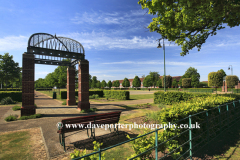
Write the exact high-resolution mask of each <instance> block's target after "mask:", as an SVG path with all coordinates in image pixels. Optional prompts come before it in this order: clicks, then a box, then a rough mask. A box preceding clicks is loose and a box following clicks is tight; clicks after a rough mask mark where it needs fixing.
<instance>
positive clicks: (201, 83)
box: [198, 82, 208, 88]
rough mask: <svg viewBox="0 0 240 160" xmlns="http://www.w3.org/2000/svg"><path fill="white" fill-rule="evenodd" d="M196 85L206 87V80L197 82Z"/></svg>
mask: <svg viewBox="0 0 240 160" xmlns="http://www.w3.org/2000/svg"><path fill="white" fill-rule="evenodd" d="M198 87H199V88H202V87H208V83H207V82H199V84H198Z"/></svg>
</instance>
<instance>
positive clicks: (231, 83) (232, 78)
mask: <svg viewBox="0 0 240 160" xmlns="http://www.w3.org/2000/svg"><path fill="white" fill-rule="evenodd" d="M238 81H239V78H238V77H237V76H234V75H233V76H226V82H227V86H228V87H231V88H233V87H234V86H235V85H237V84H238Z"/></svg>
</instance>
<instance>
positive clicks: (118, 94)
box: [103, 90, 130, 100]
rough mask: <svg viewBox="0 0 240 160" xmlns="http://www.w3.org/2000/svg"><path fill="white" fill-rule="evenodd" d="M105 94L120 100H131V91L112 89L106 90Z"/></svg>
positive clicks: (107, 96)
mask: <svg viewBox="0 0 240 160" xmlns="http://www.w3.org/2000/svg"><path fill="white" fill-rule="evenodd" d="M103 93H104V96H105V97H106V98H114V99H120V100H129V97H130V96H129V91H112V90H104V91H103Z"/></svg>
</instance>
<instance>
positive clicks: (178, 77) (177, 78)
mask: <svg viewBox="0 0 240 160" xmlns="http://www.w3.org/2000/svg"><path fill="white" fill-rule="evenodd" d="M181 77H182V76H173V77H172V80H173V79H176V80H177V82H179V80H180V79H181ZM160 78H162V76H160ZM139 79H140V81H141V88H146V87H143V80H144V78H139ZM128 80H129V82H130V88H133V85H132V82H133V79H128ZM115 81H116V80H115ZM115 81H112V83H113V82H115ZM118 81H119V83H120V86H119V87H120V88H123V86H122V82H123V80H118ZM112 88H115V87H112ZM149 88H154V86H152V87H149ZM156 88H158V87H156Z"/></svg>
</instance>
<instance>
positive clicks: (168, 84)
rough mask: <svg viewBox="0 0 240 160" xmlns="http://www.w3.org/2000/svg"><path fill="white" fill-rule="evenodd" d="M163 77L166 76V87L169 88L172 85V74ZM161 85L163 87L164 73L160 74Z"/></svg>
mask: <svg viewBox="0 0 240 160" xmlns="http://www.w3.org/2000/svg"><path fill="white" fill-rule="evenodd" d="M165 78H166V80H165V81H166V86H165V87H166V88H168V87H169V88H171V86H172V76H170V75H168V76H165ZM161 79H162V86H163V87H164V75H163V76H162V78H161Z"/></svg>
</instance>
